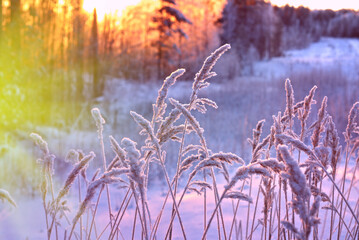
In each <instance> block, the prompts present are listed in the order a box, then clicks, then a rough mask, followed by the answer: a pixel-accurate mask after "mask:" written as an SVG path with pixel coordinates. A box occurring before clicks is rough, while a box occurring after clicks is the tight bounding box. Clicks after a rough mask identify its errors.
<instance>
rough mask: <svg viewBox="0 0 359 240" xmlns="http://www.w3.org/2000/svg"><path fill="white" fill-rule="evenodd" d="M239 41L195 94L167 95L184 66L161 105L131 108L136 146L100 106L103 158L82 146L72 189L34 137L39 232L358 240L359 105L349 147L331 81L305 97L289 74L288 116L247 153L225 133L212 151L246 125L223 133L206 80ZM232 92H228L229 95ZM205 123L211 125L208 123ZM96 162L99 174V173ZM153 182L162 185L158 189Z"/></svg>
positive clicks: (75, 157)
mask: <svg viewBox="0 0 359 240" xmlns="http://www.w3.org/2000/svg"><path fill="white" fill-rule="evenodd" d="M229 48H230V47H229V45H224V46H222V47H221V48H219V49H217V50H216V51H215V52H214V53H213V54H212V55H211V56H210V57H209V58H207V59H206V61H205V63H204V65H203V67H202V69H201V70H200V71H199V72H198V73H197V75H196V76H195V79H194V82H193V83H192V93H190V94H189V95H188V96H187V97H188V99H187V100H186V101H185V100H184V99H183V98H180V99H178V98H177V97H176V98H177V99H175V98H173V97H174V96H172V97H169V95H168V90H169V89H170V88H171V87H172V85H174V84H176V81H177V79H178V78H180V77H181V75H182V74H183V73H184V70H183V69H180V70H177V71H175V72H174V73H172V74H171V76H169V77H168V78H166V80H165V81H164V84H163V86H162V87H161V88H160V90H159V91H158V97H157V99H156V101H155V102H154V104H153V105H152V107H151V108H150V109H151V110H149V109H148V108H147V110H146V111H147V113H145V114H144V113H141V114H140V112H139V111H138V110H136V111H137V112H134V111H132V112H131V113H130V116H131V117H132V119H133V122H134V123H135V124H137V127H134V128H133V129H131V131H139V132H140V137H137V138H136V141H133V140H131V139H130V138H128V137H126V136H122V137H121V138H122V140H120V137H119V136H117V135H116V136H115V134H114V136H110V134H108V132H107V130H106V129H105V130H104V127H105V126H106V123H105V120H104V118H103V116H102V115H101V112H100V110H99V109H97V108H94V109H92V112H91V113H92V117H93V119H94V125H96V127H97V133H95V134H94V136H93V138H97V140H96V141H97V142H98V145H97V146H92V147H93V148H92V149H93V151H94V152H96V155H97V156H95V153H94V152H89V151H88V152H87V151H86V152H85V153H84V152H83V151H82V150H79V149H78V147H77V146H75V149H73V150H70V151H69V152H68V153H67V154H66V160H67V161H68V162H69V163H71V164H72V166H73V167H72V170H70V171H69V172H68V174H67V176H66V177H65V180H64V181H63V183H62V184H56V183H54V178H55V177H56V172H55V171H54V159H55V156H54V155H53V153H52V152H51V145H50V146H48V144H47V142H46V141H45V140H44V139H43V138H42V137H41V136H40V135H38V134H35V133H34V134H31V137H32V138H33V140H34V141H35V143H36V145H38V148H39V151H38V153H39V157H40V159H39V160H38V162H39V166H38V167H39V170H40V172H41V176H40V178H41V184H40V188H39V193H40V196H41V198H40V199H37V201H38V203H37V204H38V205H39V206H41V208H42V209H43V211H42V212H43V213H42V214H41V215H40V214H38V216H42V218H40V217H39V218H37V220H36V221H41V222H42V226H43V232H42V233H41V232H40V233H38V235H36V236H39V238H46V237H47V238H48V239H64V238H65V239H140V238H143V239H166V238H167V239H324V238H329V239H331V238H337V236H338V238H340V239H346V238H347V239H357V238H358V234H359V232H358V231H359V221H358V203H359V201H358V198H357V196H358V192H357V181H356V178H355V173H356V171H357V167H358V162H359V161H358V159H357V158H358V151H359V150H358V146H359V144H358V135H359V128H358V126H357V122H358V120H359V102H357V103H355V104H354V105H353V106H352V108H351V109H350V111H349V112H348V114H347V115H348V117H347V123H346V128H345V133H344V138H343V140H342V143H343V144H344V145H343V147H342V146H341V141H340V139H339V136H340V135H339V134H338V131H337V130H336V126H335V124H334V122H333V117H332V116H331V115H330V114H329V113H328V112H329V111H328V107H329V105H328V98H327V97H323V98H318V97H316V96H317V92H320V88H318V89H317V87H316V86H314V87H313V88H312V89H311V90H310V91H309V93H307V95H306V96H304V97H301V98H300V100H298V99H297V98H298V97H297V96H296V95H295V92H294V91H295V89H293V87H292V83H291V81H290V80H286V82H285V85H284V88H285V91H283V92H284V94H283V98H284V101H283V102H284V104H283V109H282V111H280V112H278V113H277V114H275V115H273V118H272V120H270V119H267V123H266V122H265V121H264V120H261V121H259V122H258V123H257V125H256V126H255V128H254V129H253V130H252V137H250V138H249V139H248V142H249V145H243V146H242V148H247V149H248V154H244V156H241V157H240V156H239V154H236V153H232V152H230V151H228V150H227V149H228V146H227V145H228V144H233V145H236V143H233V142H235V139H231V140H227V141H226V140H225V139H219V140H218V142H223V144H222V145H219V146H213V147H212V146H211V145H210V144H209V143H208V142H207V140H206V139H207V137H208V136H210V138H211V139H213V138H215V136H216V135H217V134H218V135H219V134H220V131H221V129H223V131H225V130H224V129H226V131H228V129H229V130H231V131H236V130H238V128H236V127H235V126H233V127H232V128H231V127H230V128H228V126H227V127H226V128H224V127H219V128H216V127H215V126H216V125H220V126H221V124H229V122H228V121H226V120H225V118H226V116H225V115H218V116H216V112H215V111H213V110H209V109H208V111H207V108H217V104H216V103H215V101H213V100H211V95H210V94H208V93H209V92H206V91H207V90H206V89H207V87H208V89H210V87H211V86H209V83H208V81H207V80H208V79H209V78H211V77H213V76H214V75H215V74H214V73H213V72H212V68H213V66H214V64H215V63H216V61H217V60H218V59H219V58H220V57H221V55H222V54H223V53H224V52H226V51H227V50H228V49H229ZM236 87H239V86H236ZM257 87H258V88H260V87H262V88H263V89H262V90H258V88H257V89H256V88H253V89H250V91H253V92H252V93H253V97H254V98H260V97H263V96H262V94H263V93H265V94H268V95H269V96H270V95H271V94H272V92H271V90H270V89H268V88H265V87H263V85H258V86H257ZM282 88H283V87H282ZM223 91H224V92H222V94H224V95H225V91H229V90H228V89H227V90H223ZM232 91H233V89H232ZM273 91H274V90H273ZM229 92H231V91H229ZM204 96H206V97H204ZM295 96H296V98H295ZM329 97H330V96H329ZM214 98H215V100H217V99H216V98H218V99H220V98H219V97H217V96H214ZM221 98H225V96H222V97H221ZM277 98H278V96H276V97H275V99H277ZM231 101H234V100H233V99H231ZM242 104H243V103H242ZM235 105H236V104H235V101H234V102H232V104H227V106H230V107H231V108H233V109H232V111H233V112H235V111H237V110H236V109H235V108H234V106H235ZM315 105H317V107H314V106H315ZM253 107H255V105H253ZM280 107H281V106H279V108H280ZM108 108H109V109H111V108H110V107H108ZM258 109H259V110H258V111H261V110H262V109H266V108H265V106H259V108H258ZM266 111H269V110H268V109H267V110H266ZM202 114H204V116H206V114H209V115H210V116H209V117H208V119H210V120H208V119H207V120H206V118H205V117H198V116H199V115H202ZM144 116H145V117H144ZM202 121H205V122H206V121H207V122H206V123H205V126H206V127H205V128H203V126H202V124H201V122H202ZM268 123H269V124H268ZM265 124H266V125H267V124H268V125H271V127H270V130H269V131H267V132H265V131H263V129H264V125H265ZM222 126H223V125H222ZM246 128H247V129H248V128H250V127H249V126H246ZM94 132H95V131H94ZM245 133H247V132H245ZM141 136H142V137H141ZM222 136H223V135H222ZM239 144H241V143H239ZM222 147H223V148H222ZM109 149H111V150H109ZM223 149H225V150H223ZM63 155H65V154H63ZM168 161H172V164H170V165H168V164H167V162H168ZM96 162H97V163H96ZM340 163H342V165H339V164H340ZM91 165H94V166H96V167H99V169H98V170H97V171H91V170H90V169H91V167H90V166H91ZM168 166H172V169H169V168H168ZM55 170H56V169H55ZM153 172H155V173H156V174H157V173H160V174H161V175H160V176H162V177H161V178H162V180H161V181H158V179H157V178H154V177H153V176H152V175H151V174H153ZM151 184H152V186H153V185H155V184H160V186H157V187H155V188H152V189H150V188H149V185H151ZM19 205H20V204H19ZM25 205H26V204H25ZM22 207H23V206H21V205H20V208H22ZM24 212H25V213H26V210H24ZM4 234H7V233H4ZM8 234H11V233H10V232H8ZM12 234H14V233H12ZM34 235H35V234H34Z"/></svg>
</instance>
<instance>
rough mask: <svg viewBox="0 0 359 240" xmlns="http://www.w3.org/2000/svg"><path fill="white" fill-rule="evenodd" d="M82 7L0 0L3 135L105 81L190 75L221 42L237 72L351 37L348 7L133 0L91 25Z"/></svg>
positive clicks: (356, 26)
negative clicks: (176, 73)
mask: <svg viewBox="0 0 359 240" xmlns="http://www.w3.org/2000/svg"><path fill="white" fill-rule="evenodd" d="M82 5H83V1H82V0H61V1H57V0H0V53H1V54H0V88H1V93H0V94H1V97H0V104H1V109H0V113H1V115H0V116H1V121H0V124H1V126H2V128H3V129H16V128H17V126H18V125H19V124H23V123H24V119H26V120H27V121H29V122H31V123H36V124H60V123H59V122H58V120H59V119H63V118H64V116H66V117H67V118H66V119H68V121H73V119H75V118H76V117H77V116H78V115H79V111H81V109H83V108H84V106H86V105H87V104H89V103H90V102H91V101H101V97H102V96H103V94H104V91H105V87H106V81H107V80H108V79H113V78H122V79H128V80H133V81H138V82H147V81H162V80H163V79H164V78H165V77H166V76H167V75H168V74H169V73H170V72H172V71H174V70H175V69H177V68H179V67H183V68H186V69H187V75H186V76H188V77H187V78H188V79H190V78H193V74H194V73H195V71H196V70H197V69H198V68H199V66H200V64H201V63H202V62H203V59H204V58H205V57H206V56H207V55H208V54H209V53H210V52H211V51H212V50H213V49H214V48H216V47H217V46H218V45H219V44H221V43H230V44H231V45H232V47H233V48H234V49H235V51H232V52H234V53H235V57H236V62H238V64H239V65H240V66H243V65H246V64H249V63H251V62H253V61H255V60H259V59H270V58H271V57H275V56H280V55H281V54H282V53H283V52H284V51H285V50H288V49H293V48H303V47H306V46H307V45H309V44H310V43H311V42H314V41H318V40H319V39H320V37H322V36H331V37H355V38H356V37H359V15H358V12H355V11H353V10H341V11H337V12H334V11H332V10H316V11H311V10H309V9H307V8H304V7H299V8H294V7H289V6H285V7H276V6H272V5H271V4H270V3H268V2H266V1H258V0H257V1H254V0H228V1H225V0H176V1H175V0H160V1H158V0H157V1H154V0H143V1H142V2H141V3H139V4H138V5H135V6H130V7H128V8H127V9H126V10H125V11H124V12H123V13H122V14H121V15H118V14H111V15H106V16H105V17H104V19H98V16H97V13H96V9H94V11H93V12H92V13H87V12H85V10H84V9H83V8H82ZM238 74H240V72H239V73H238ZM49 119H50V120H49ZM25 122H26V121H25ZM65 124H66V123H65Z"/></svg>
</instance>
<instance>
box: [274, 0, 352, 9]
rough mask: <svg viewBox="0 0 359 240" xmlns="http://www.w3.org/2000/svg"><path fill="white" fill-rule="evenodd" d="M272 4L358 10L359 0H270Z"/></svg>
mask: <svg viewBox="0 0 359 240" xmlns="http://www.w3.org/2000/svg"><path fill="white" fill-rule="evenodd" d="M271 2H272V4H275V5H278V6H283V5H286V4H289V5H291V6H295V7H298V6H300V5H303V6H305V7H309V8H311V9H333V10H339V9H343V8H352V9H355V10H359V0H271Z"/></svg>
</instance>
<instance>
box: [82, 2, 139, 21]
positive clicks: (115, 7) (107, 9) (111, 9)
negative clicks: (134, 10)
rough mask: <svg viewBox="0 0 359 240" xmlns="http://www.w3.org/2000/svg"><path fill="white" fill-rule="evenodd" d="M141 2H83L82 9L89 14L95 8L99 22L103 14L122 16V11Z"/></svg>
mask: <svg viewBox="0 0 359 240" xmlns="http://www.w3.org/2000/svg"><path fill="white" fill-rule="evenodd" d="M140 1H141V0H126V1H125V0H102V1H99V0H84V4H83V9H84V10H85V11H86V12H89V13H91V12H92V11H93V10H94V8H96V12H97V16H98V19H99V20H100V21H101V20H102V19H103V18H104V17H105V14H115V13H116V14H118V15H119V16H120V15H122V11H123V10H124V9H125V8H126V7H128V6H131V5H135V4H138V3H139V2H140Z"/></svg>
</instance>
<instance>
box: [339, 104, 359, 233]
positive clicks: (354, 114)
mask: <svg viewBox="0 0 359 240" xmlns="http://www.w3.org/2000/svg"><path fill="white" fill-rule="evenodd" d="M358 111H359V102H356V103H354V104H353V106H352V108H351V109H350V111H349V115H348V124H347V128H346V130H345V133H344V137H345V142H346V150H345V166H344V173H343V178H342V186H341V192H342V193H344V190H345V176H346V173H347V168H348V162H349V159H350V154H349V152H350V144H351V141H352V136H353V134H354V133H356V134H358V133H359V127H358V126H357V121H358V120H357V118H358ZM338 198H339V196H338ZM339 206H340V211H339V212H340V213H339V215H340V216H341V215H342V211H343V198H342V199H341V200H340V203H339ZM340 233H341V224H340V222H339V225H338V236H337V239H338V240H339V238H340Z"/></svg>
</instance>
